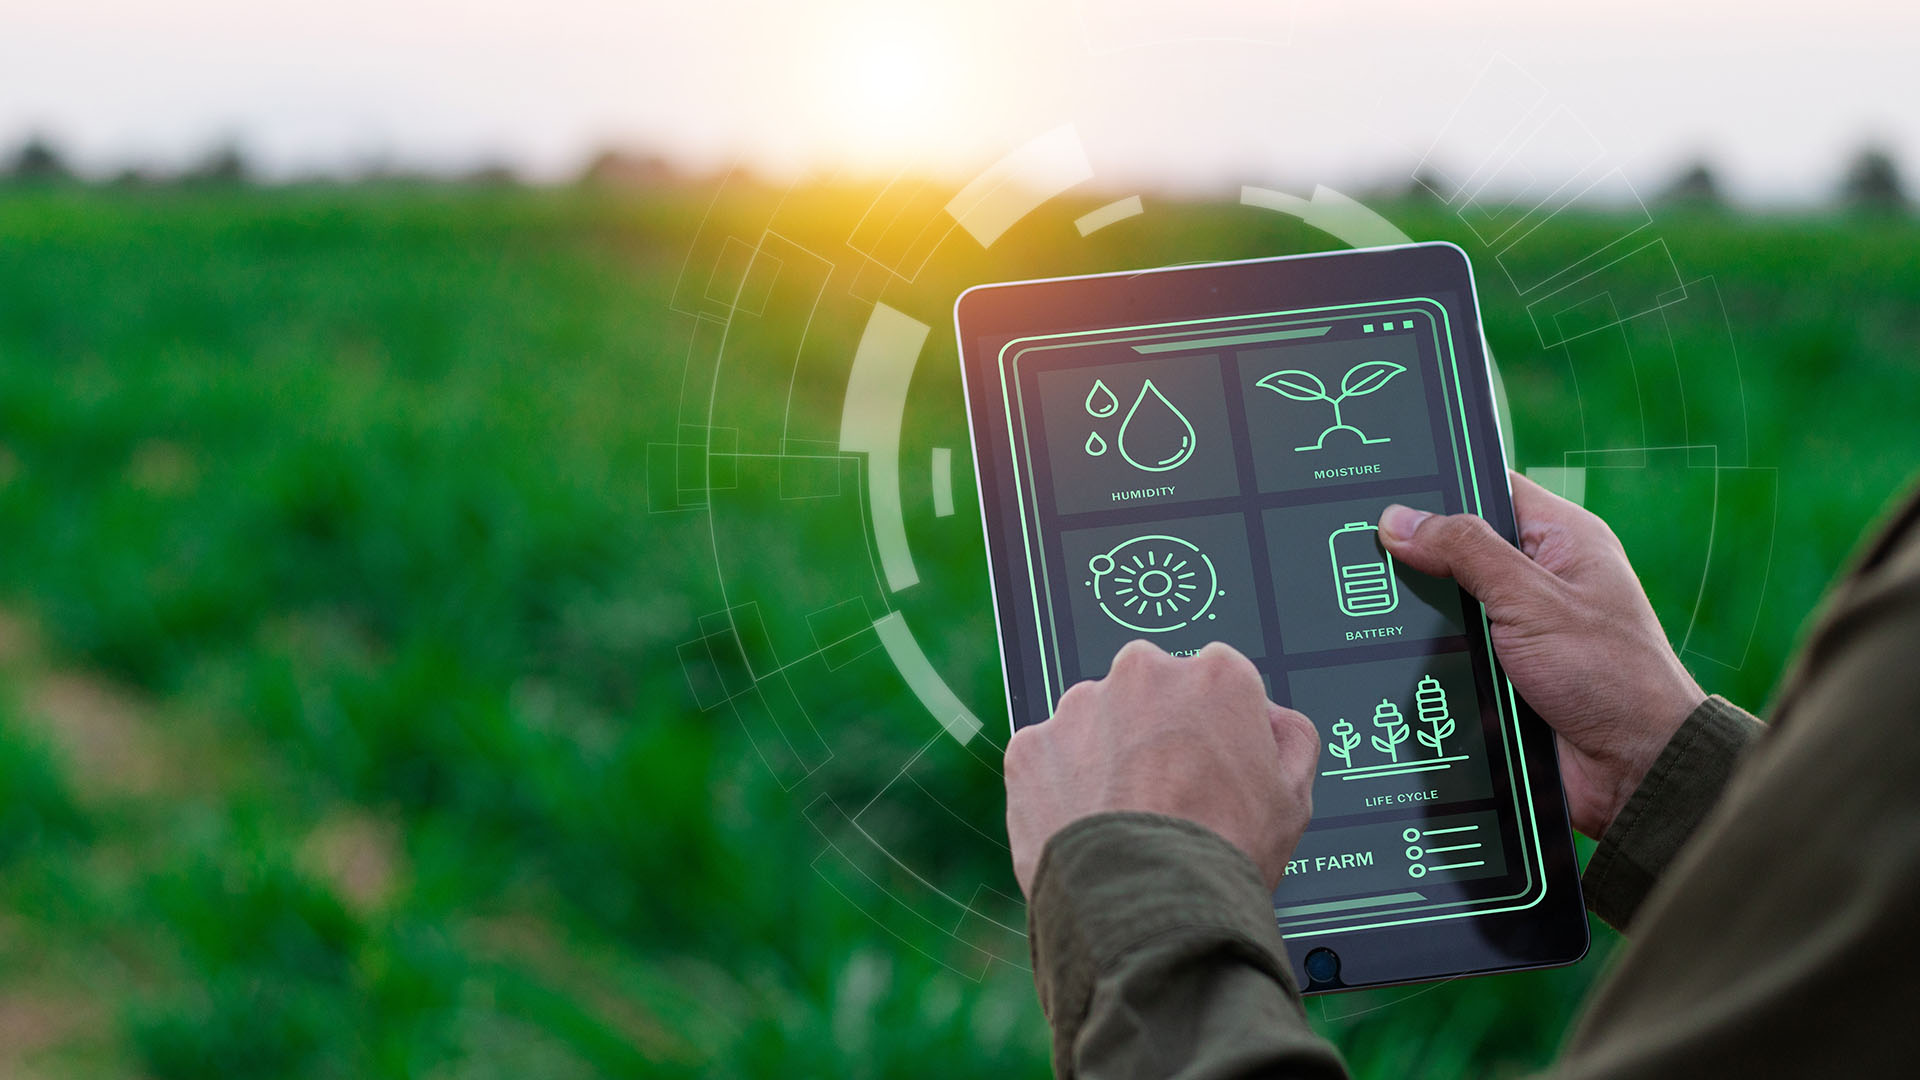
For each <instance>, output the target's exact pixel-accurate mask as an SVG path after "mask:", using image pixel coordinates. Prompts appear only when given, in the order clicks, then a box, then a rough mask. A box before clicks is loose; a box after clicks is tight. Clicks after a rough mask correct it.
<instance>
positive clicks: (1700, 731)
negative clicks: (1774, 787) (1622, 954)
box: [1580, 697, 1766, 930]
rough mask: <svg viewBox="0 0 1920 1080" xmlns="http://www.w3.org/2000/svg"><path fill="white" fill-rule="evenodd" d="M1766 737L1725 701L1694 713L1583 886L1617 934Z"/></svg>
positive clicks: (1598, 852) (1591, 905)
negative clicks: (1751, 749) (1738, 767)
mask: <svg viewBox="0 0 1920 1080" xmlns="http://www.w3.org/2000/svg"><path fill="white" fill-rule="evenodd" d="M1764 730H1766V729H1765V727H1764V726H1763V725H1762V724H1761V723H1760V721H1758V720H1756V719H1754V718H1753V717H1752V716H1750V715H1749V714H1747V713H1746V712H1745V711H1744V710H1742V709H1740V708H1739V707H1738V706H1736V705H1734V704H1732V703H1731V702H1729V701H1727V700H1726V699H1725V698H1722V697H1710V698H1708V699H1707V700H1705V701H1703V702H1701V703H1700V705H1699V707H1698V708H1696V709H1694V710H1693V713H1692V714H1691V715H1689V716H1688V717H1687V719H1686V721H1685V722H1684V723H1683V724H1681V725H1680V729H1679V730H1678V731H1676V732H1674V734H1673V738H1672V739H1670V740H1669V741H1668V743H1667V745H1666V748H1665V749H1663V750H1662V751H1661V752H1660V756H1659V757H1658V758H1657V759H1655V761H1654V763H1653V767H1652V768H1651V769H1649V770H1648V771H1647V775H1646V778H1645V779H1643V780H1642V781H1641V782H1640V786H1639V787H1638V788H1636V789H1635V790H1634V793H1633V796H1632V797H1631V798H1629V799H1628V800H1627V804H1626V805H1625V806H1623V807H1621V809H1620V813H1619V814H1618V815H1616V816H1615V817H1614V819H1613V824H1612V825H1610V826H1608V828H1607V831H1606V833H1605V834H1604V835H1602V836H1601V837H1600V845H1599V847H1598V848H1596V849H1595V850H1594V853H1593V858H1592V859H1591V860H1589V861H1588V863H1587V869H1586V873H1585V874H1584V875H1582V876H1581V879H1580V886H1581V890H1582V892H1584V893H1585V895H1586V900H1587V908H1588V909H1589V910H1591V911H1592V912H1593V913H1594V914H1595V915H1598V916H1600V917H1601V918H1602V919H1604V920H1606V922H1607V924H1608V925H1610V926H1612V927H1614V928H1615V929H1619V930H1624V929H1626V928H1627V925H1628V924H1629V923H1631V922H1632V921H1633V918H1634V915H1635V914H1636V913H1637V912H1638V911H1639V909H1640V904H1641V902H1642V901H1643V900H1645V899H1646V896H1647V893H1649V892H1651V891H1652V889H1653V887H1654V885H1655V884H1657V883H1658V882H1659V880H1660V878H1661V876H1662V875H1663V874H1664V873H1665V872H1666V869H1667V866H1668V865H1669V864H1670V863H1672V862H1673V859H1674V856H1675V855H1677V854H1679V852H1680V849H1681V848H1682V847H1684V846H1685V845H1686V843H1687V841H1688V840H1689V839H1690V838H1691V837H1692V836H1693V834H1694V832H1695V831H1696V830H1697V829H1698V828H1699V826H1700V823H1701V821H1703V820H1705V818H1706V817H1707V814H1708V813H1709V812H1710V811H1711V810H1712V809H1713V808H1714V806H1715V805H1716V804H1717V803H1718V802H1719V801H1720V796H1721V793H1722V792H1723V791H1724V790H1725V789H1726V786H1727V781H1728V779H1729V778H1731V777H1732V775H1733V770H1734V766H1735V765H1736V764H1738V762H1739V760H1740V759H1741V757H1742V756H1744V754H1745V753H1746V750H1747V748H1748V747H1749V746H1751V745H1753V743H1754V742H1755V741H1756V740H1757V739H1759V737H1760V734H1761V732H1762V731H1764Z"/></svg>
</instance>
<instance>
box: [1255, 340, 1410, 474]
mask: <svg viewBox="0 0 1920 1080" xmlns="http://www.w3.org/2000/svg"><path fill="white" fill-rule="evenodd" d="M1405 370H1407V369H1406V368H1405V367H1403V366H1401V365H1399V364H1396V363H1394V362H1393V361H1391V360H1366V361H1362V362H1361V363H1358V364H1355V365H1353V366H1352V367H1350V368H1348V369H1347V373H1346V374H1345V375H1342V376H1341V377H1340V392H1339V393H1338V394H1329V393H1328V392H1327V384H1326V383H1323V382H1321V381H1320V376H1318V375H1315V374H1314V373H1313V372H1311V371H1301V370H1300V369H1298V368H1288V369H1287V370H1285V371H1276V372H1273V373H1272V374H1270V375H1266V376H1264V377H1262V378H1261V379H1260V381H1259V382H1258V383H1255V384H1254V385H1256V386H1264V387H1266V388H1267V389H1269V390H1271V391H1273V392H1274V393H1276V394H1279V395H1280V396H1281V397H1284V398H1288V399H1290V400H1293V401H1324V402H1326V403H1327V404H1329V405H1331V406H1333V426H1332V427H1329V428H1327V429H1326V430H1325V431H1322V432H1321V433H1320V437H1319V438H1318V439H1315V440H1314V443H1313V445H1312V446H1296V447H1294V448H1293V449H1294V452H1295V453H1300V452H1302V451H1307V450H1319V449H1321V448H1322V447H1324V446H1326V445H1327V436H1329V435H1331V434H1333V433H1334V432H1336V431H1351V432H1353V433H1354V434H1355V435H1357V436H1359V437H1360V441H1361V443H1363V444H1365V445H1372V444H1374V443H1383V442H1392V441H1393V440H1392V439H1391V438H1389V437H1388V436H1385V435H1382V436H1380V437H1379V438H1377V439H1370V438H1368V437H1367V433H1366V432H1364V431H1361V430H1360V429H1359V428H1357V427H1354V426H1353V425H1352V424H1349V423H1346V422H1345V421H1343V420H1342V419H1341V418H1340V403H1341V402H1343V401H1345V400H1347V399H1348V398H1356V397H1360V396H1362V395H1365V394H1371V393H1373V392H1374V391H1375V390H1378V389H1380V388H1381V387H1383V386H1385V385H1387V383H1388V382H1389V381H1391V380H1392V379H1393V377H1394V376H1395V375H1398V374H1400V373H1401V372H1403V371H1405Z"/></svg>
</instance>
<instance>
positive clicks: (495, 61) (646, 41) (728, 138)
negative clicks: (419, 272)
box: [0, 0, 1920, 204]
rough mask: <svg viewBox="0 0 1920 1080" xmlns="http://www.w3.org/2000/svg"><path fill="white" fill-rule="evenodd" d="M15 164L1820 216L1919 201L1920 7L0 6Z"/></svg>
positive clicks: (85, 0)
mask: <svg viewBox="0 0 1920 1080" xmlns="http://www.w3.org/2000/svg"><path fill="white" fill-rule="evenodd" d="M0 27H4V32H3V33H0V144H6V143H12V142H17V141H18V140H19V139H20V138H22V137H24V135H25V133H26V132H28V131H40V132H45V133H48V134H50V135H52V136H54V137H55V138H56V139H57V140H58V141H59V142H60V145H61V146H62V148H63V149H64V150H65V151H66V152H67V153H68V155H69V156H70V157H71V158H73V159H74V160H76V161H77V162H79V163H80V164H81V165H82V166H84V167H85V168H87V169H90V170H94V171H100V172H106V171H112V170H114V169H117V168H120V167H124V166H127V165H138V164H149V165H157V166H161V167H171V166H177V165H179V164H182V163H184V162H187V161H190V160H192V159H194V158H195V157H197V156H199V155H202V154H204V153H205V152H206V151H207V150H208V148H209V147H211V146H213V145H215V144H218V143H221V142H225V141H237V142H238V143H240V144H241V145H242V146H243V147H244V148H245V150H246V151H247V153H248V155H249V157H250V158H251V159H252V160H253V161H254V162H255V163H256V165H257V166H258V167H259V168H260V169H261V170H262V171H263V172H265V173H266V174H267V175H269V176H271V177H291V176H299V175H305V174H309V173H316V172H317V173H350V172H352V171H355V170H358V169H364V168H367V167H369V166H374V165H389V166H393V165H398V166H408V167H424V168H433V169H446V170H460V169H466V168H472V167H476V166H480V165H485V164H493V163H509V164H512V165H514V166H515V167H517V168H519V169H521V170H522V171H523V172H525V173H526V174H527V175H529V176H530V177H533V178H545V179H557V178H561V177H564V176H567V175H570V174H571V173H573V172H574V171H575V170H577V169H578V168H579V167H580V165H581V163H582V162H583V161H585V160H586V159H587V158H588V157H589V156H590V155H591V154H592V153H593V152H594V151H595V150H596V149H598V148H601V147H604V146H609V145H619V146H625V147H629V148H634V149H639V150H653V151H657V152H659V153H662V154H665V155H668V156H670V157H671V158H673V159H675V160H677V161H679V162H682V163H684V164H685V165H686V166H688V167H689V168H691V169H695V170H712V169H718V168H725V167H729V166H735V165H745V166H748V167H751V168H753V169H756V170H759V171H762V172H766V173H771V174H774V175H778V176H792V175H799V174H803V173H808V172H815V171H826V172H834V171H841V170H845V171H851V172H854V173H859V174H872V175H890V174H891V173H893V172H895V171H898V170H900V169H919V170H924V171H930V172H934V173H937V174H942V175H953V176H956V177H965V176H967V175H971V174H972V173H974V172H977V171H978V170H979V169H980V168H981V167H982V166H984V165H985V164H987V163H990V162H991V161H993V160H995V159H996V158H998V157H1000V156H1001V155H1002V154H1004V153H1005V152H1006V151H1007V150H1008V149H1010V148H1011V147H1013V146H1017V145H1019V144H1020V143H1022V142H1024V141H1025V140H1027V139H1029V138H1031V137H1032V136H1034V135H1036V134H1039V133H1041V132H1045V131H1049V130H1053V129H1055V128H1058V127H1059V126H1061V125H1063V124H1072V125H1074V126H1075V128H1076V130H1077V131H1078V132H1079V133H1080V135H1081V136H1082V138H1083V140H1084V141H1085V143H1086V145H1087V150H1088V154H1089V157H1090V159H1091V160H1092V163H1093V165H1094V167H1095V170H1096V174H1097V175H1100V176H1102V177H1103V178H1104V179H1107V180H1109V181H1110V182H1112V183H1114V184H1131V183H1139V184H1150V185H1158V186H1164V187H1173V188H1177V189H1189V190H1195V191H1207V190H1212V189H1214V188H1221V187H1226V186H1232V187H1236V188H1237V186H1238V185H1239V184H1242V183H1254V184H1262V183H1265V184H1286V185H1293V186H1301V185H1307V186H1310V185H1312V184H1315V183H1325V184H1328V185H1330V186H1334V187H1351V186H1356V185H1358V186H1365V185H1368V184H1373V183H1387V182H1393V181H1394V180H1395V179H1396V178H1397V179H1399V180H1402V181H1403V180H1404V179H1405V178H1406V177H1407V176H1408V175H1409V174H1410V172H1411V170H1412V169H1413V168H1414V167H1415V166H1416V165H1417V164H1418V163H1420V162H1421V161H1423V160H1426V161H1428V162H1429V164H1430V165H1434V166H1437V167H1440V168H1442V169H1443V170H1454V171H1467V172H1470V171H1472V170H1474V169H1476V168H1480V167H1481V166H1482V165H1483V164H1484V163H1485V162H1486V161H1487V160H1489V159H1490V155H1492V156H1497V157H1498V158H1499V159H1500V160H1501V161H1503V162H1504V163H1505V166H1504V168H1505V169H1506V171H1508V172H1509V173H1511V174H1513V175H1515V176H1531V177H1533V178H1534V179H1535V180H1536V181H1537V180H1538V179H1539V178H1541V177H1554V178H1559V179H1564V178H1566V177H1570V176H1574V175H1584V174H1586V173H1590V172H1592V171H1593V169H1594V167H1595V166H1594V164H1593V162H1594V161H1595V160H1596V155H1599V160H1602V161H1603V162H1604V163H1605V164H1606V165H1607V166H1608V167H1609V168H1614V169H1617V170H1618V174H1617V177H1616V178H1615V180H1616V181H1617V182H1618V183H1619V184H1620V185H1622V186H1625V187H1631V188H1634V189H1637V190H1639V191H1641V192H1643V193H1644V192H1647V191H1650V190H1652V189H1655V188H1657V187H1659V186H1660V185H1662V184H1663V183H1665V182H1666V180H1667V179H1669V178H1670V177H1671V176H1672V175H1673V173H1674V172H1675V171H1676V170H1677V169H1678V168H1679V167H1680V166H1681V165H1683V164H1684V163H1686V162H1688V161H1690V160H1692V159H1694V158H1696V157H1705V158H1707V159H1708V160H1710V161H1712V162H1713V163H1714V164H1715V166H1716V167H1717V168H1718V170H1719V171H1720V174H1721V177H1722V180H1723V182H1724V183H1725V186H1726V187H1727V188H1728V189H1729V190H1730V192H1731V193H1732V194H1734V195H1735V196H1736V197H1738V198H1740V199H1742V200H1745V201H1749V202H1754V203H1761V204H1766V203H1796V202H1808V201H1813V200H1817V199H1819V198H1822V197H1824V196H1825V195H1826V194H1827V193H1828V192H1829V191H1830V189H1831V188H1832V186H1833V183H1834V181H1835V178H1836V176H1837V175H1838V173H1839V172H1840V170H1841V168H1842V166H1843V163H1844V162H1845V160H1846V159H1847V158H1848V157H1849V156H1850V155H1851V153H1852V152H1853V151H1854V150H1856V149H1857V148H1858V147H1859V146H1861V145H1862V144H1864V143H1866V142H1869V141H1873V142H1877V143H1880V144H1882V145H1885V146H1887V147H1888V148H1890V149H1891V150H1892V151H1893V152H1894V154H1895V156H1896V158H1897V159H1898V160H1899V161H1900V162H1901V164H1902V165H1903V166H1904V167H1905V169H1906V171H1907V172H1908V173H1909V174H1910V175H1911V174H1915V173H1920V105H1917V104H1916V103H1920V64H1917V63H1916V62H1915V55H1916V52H1920V5H1916V4H1912V3H1905V4H1893V3H1884V2H1882V3H1871V2H1866V0H1823V2H1821V3H1819V4H1817V5H1816V4H1806V3H1800V4H1793V5H1787V4H1779V3H1772V2H1770V0H1748V2H1732V0H1688V2H1686V3H1679V4H1676V3H1674V2H1673V0H1615V2H1613V3H1609V4H1605V5H1597V4H1584V3H1563V2H1552V0H1528V2H1524V3H1516V2H1496V0H1451V2H1450V3H1447V4H1435V3H1432V2H1431V0H1425V2H1412V0H1360V2H1351V3H1338V2H1333V0H1326V2H1320V3H1305V2H1299V0H1180V2H1170V3H1150V2H1146V0H902V2H897V3H875V2H871V0H811V2H800V0H677V2H665V0H539V2H531V0H529V2H520V3H503V2H499V0H460V2H454V0H328V2H327V3H325V4H314V5H291V4H276V3H261V2H260V0H246V2H241V0H175V2H172V3H166V2H156V0H0Z"/></svg>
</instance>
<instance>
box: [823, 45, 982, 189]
mask: <svg viewBox="0 0 1920 1080" xmlns="http://www.w3.org/2000/svg"><path fill="white" fill-rule="evenodd" d="M824 55H825V56H827V57H829V58H830V59H829V60H828V64H829V65H830V66H829V69H828V71H827V76H828V79H827V84H828V95H827V102H826V105H827V108H826V115H825V116H824V117H823V118H822V119H823V121H824V122H825V123H824V125H823V126H824V127H825V129H826V130H823V131H822V132H821V134H822V135H823V136H825V137H827V138H828V139H829V140H830V141H831V142H832V143H833V144H834V145H833V149H834V150H835V151H836V152H838V154H840V155H841V156H842V157H844V158H845V159H846V160H847V162H848V163H849V164H851V165H855V166H864V167H883V166H884V167H897V166H900V165H906V164H914V163H915V159H916V158H917V156H918V155H920V154H922V153H924V152H926V151H928V150H929V149H931V148H933V147H936V146H938V145H939V133H940V131H941V129H942V127H943V126H944V125H945V124H947V123H949V122H951V121H952V119H953V116H952V111H953V109H952V106H953V96H954V95H955V94H956V93H957V88H956V85H955V80H954V72H953V67H954V65H953V63H952V57H951V56H950V55H949V54H948V53H947V51H946V49H945V48H944V47H943V43H942V41H941V39H940V37H939V35H937V34H936V33H934V32H933V28H932V27H929V26H925V25H918V24H915V23H913V22H911V21H907V20H903V19H898V18H885V19H879V20H876V19H871V18H869V19H862V20H860V21H859V22H858V23H854V24H849V25H846V26H844V27H843V28H842V32H841V33H840V34H839V35H838V36H837V37H836V39H835V41H834V47H833V48H831V49H829V50H827V51H826V52H825V54H824Z"/></svg>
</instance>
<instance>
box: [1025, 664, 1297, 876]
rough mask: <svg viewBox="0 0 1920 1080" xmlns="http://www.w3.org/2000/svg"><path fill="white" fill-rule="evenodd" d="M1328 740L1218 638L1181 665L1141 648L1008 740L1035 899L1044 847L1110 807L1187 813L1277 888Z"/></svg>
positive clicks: (1176, 814)
mask: <svg viewBox="0 0 1920 1080" xmlns="http://www.w3.org/2000/svg"><path fill="white" fill-rule="evenodd" d="M1319 757H1320V735H1319V733H1318V732H1316V731H1315V730H1314V727H1313V724H1312V723H1310V722H1309V721H1308V720H1307V718H1306V717H1304V716H1302V715H1300V714H1299V713H1297V712H1294V711H1293V710H1292V709H1283V708H1281V707H1280V706H1278V705H1275V704H1273V703H1272V702H1270V701H1268V700H1267V693H1266V687H1265V686H1264V685H1263V684H1262V683H1261V681H1260V673H1259V672H1258V671H1255V670H1254V667H1253V664H1252V662H1250V661H1249V660H1248V659H1247V658H1246V657H1244V656H1242V655H1240V654H1239V653H1238V652H1235V651H1234V650H1233V649H1231V648H1229V647H1227V646H1225V645H1222V644H1220V643H1218V642H1215V643H1214V644H1211V645H1208V646H1207V647H1206V648H1204V649H1201V650H1200V651H1199V653H1197V654H1196V655H1194V656H1191V657H1184V658H1182V657H1173V656H1169V655H1167V654H1166V653H1165V652H1162V651H1161V650H1160V649H1158V648H1156V647H1155V646H1153V645H1150V644H1148V643H1147V642H1145V641H1136V642H1133V643H1132V644H1130V645H1128V646H1127V647H1126V648H1124V649H1121V650H1120V654H1119V655H1118V656H1115V657H1114V658H1113V667H1112V669H1111V670H1109V671H1108V672H1107V677H1106V678H1104V679H1100V680H1098V681H1094V682H1083V683H1078V684H1076V685H1074V686H1073V687H1071V688H1069V689H1068V690H1067V692H1066V693H1065V694H1063V695H1061V698H1060V706H1059V708H1057V709H1055V710H1054V713H1053V716H1052V718H1050V719H1048V720H1047V721H1046V722H1045V723H1040V724H1034V725H1032V726H1029V727H1024V728H1021V729H1020V730H1019V731H1016V732H1014V734H1013V739H1012V740H1011V741H1010V742H1008V743H1007V760H1006V775H1007V837H1008V839H1009V840H1010V841H1011V842H1012V846H1013V871H1014V876H1015V877H1017V878H1019V879H1020V889H1021V891H1022V892H1025V893H1027V894H1028V895H1029V896H1031V895H1032V893H1033V875H1034V871H1035V870H1036V869H1037V868H1038V867H1039V864H1040V853H1041V851H1042V850H1043V849H1045V847H1046V845H1047V840H1048V839H1049V838H1051V837H1052V836H1053V834H1054V833H1056V832H1059V831H1060V830H1061V829H1062V828H1065V827H1066V826H1067V825H1068V824H1070V823H1072V822H1074V821H1076V820H1078V819H1079V818H1083V817H1087V816H1089V815H1092V814H1099V813H1105V812H1107V811H1113V810H1144V811H1148V812H1151V813H1156V814H1167V815H1171V816H1173V817H1180V818H1186V819H1187V820H1189V821H1195V822H1198V823H1200V824H1201V825H1204V826H1206V827H1207V828H1209V829H1212V830H1213V831H1214V832H1216V833H1219V834H1220V835H1221V836H1223V837H1225V838H1226V839H1227V840H1228V841H1229V842H1230V843H1232V844H1233V845H1234V846H1235V847H1238V848H1239V849H1240V850H1242V851H1244V852H1246V853H1247V854H1248V855H1250V856H1252V858H1253V861H1254V863H1255V864H1257V865H1258V866H1259V868H1260V873H1261V874H1262V875H1263V876H1264V877H1265V878H1266V882H1267V887H1268V889H1272V888H1274V887H1276V886H1277V885H1279V883H1280V875H1281V874H1282V873H1284V872H1285V870H1286V868H1287V858H1288V856H1290V855H1292V854H1293V848H1294V845H1295V844H1297V843H1299V842H1300V834H1301V833H1302V832H1304V831H1305V830H1306V827H1307V819H1308V818H1309V817H1310V816H1312V813H1313V769H1314V764H1315V762H1316V761H1318V760H1319Z"/></svg>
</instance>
